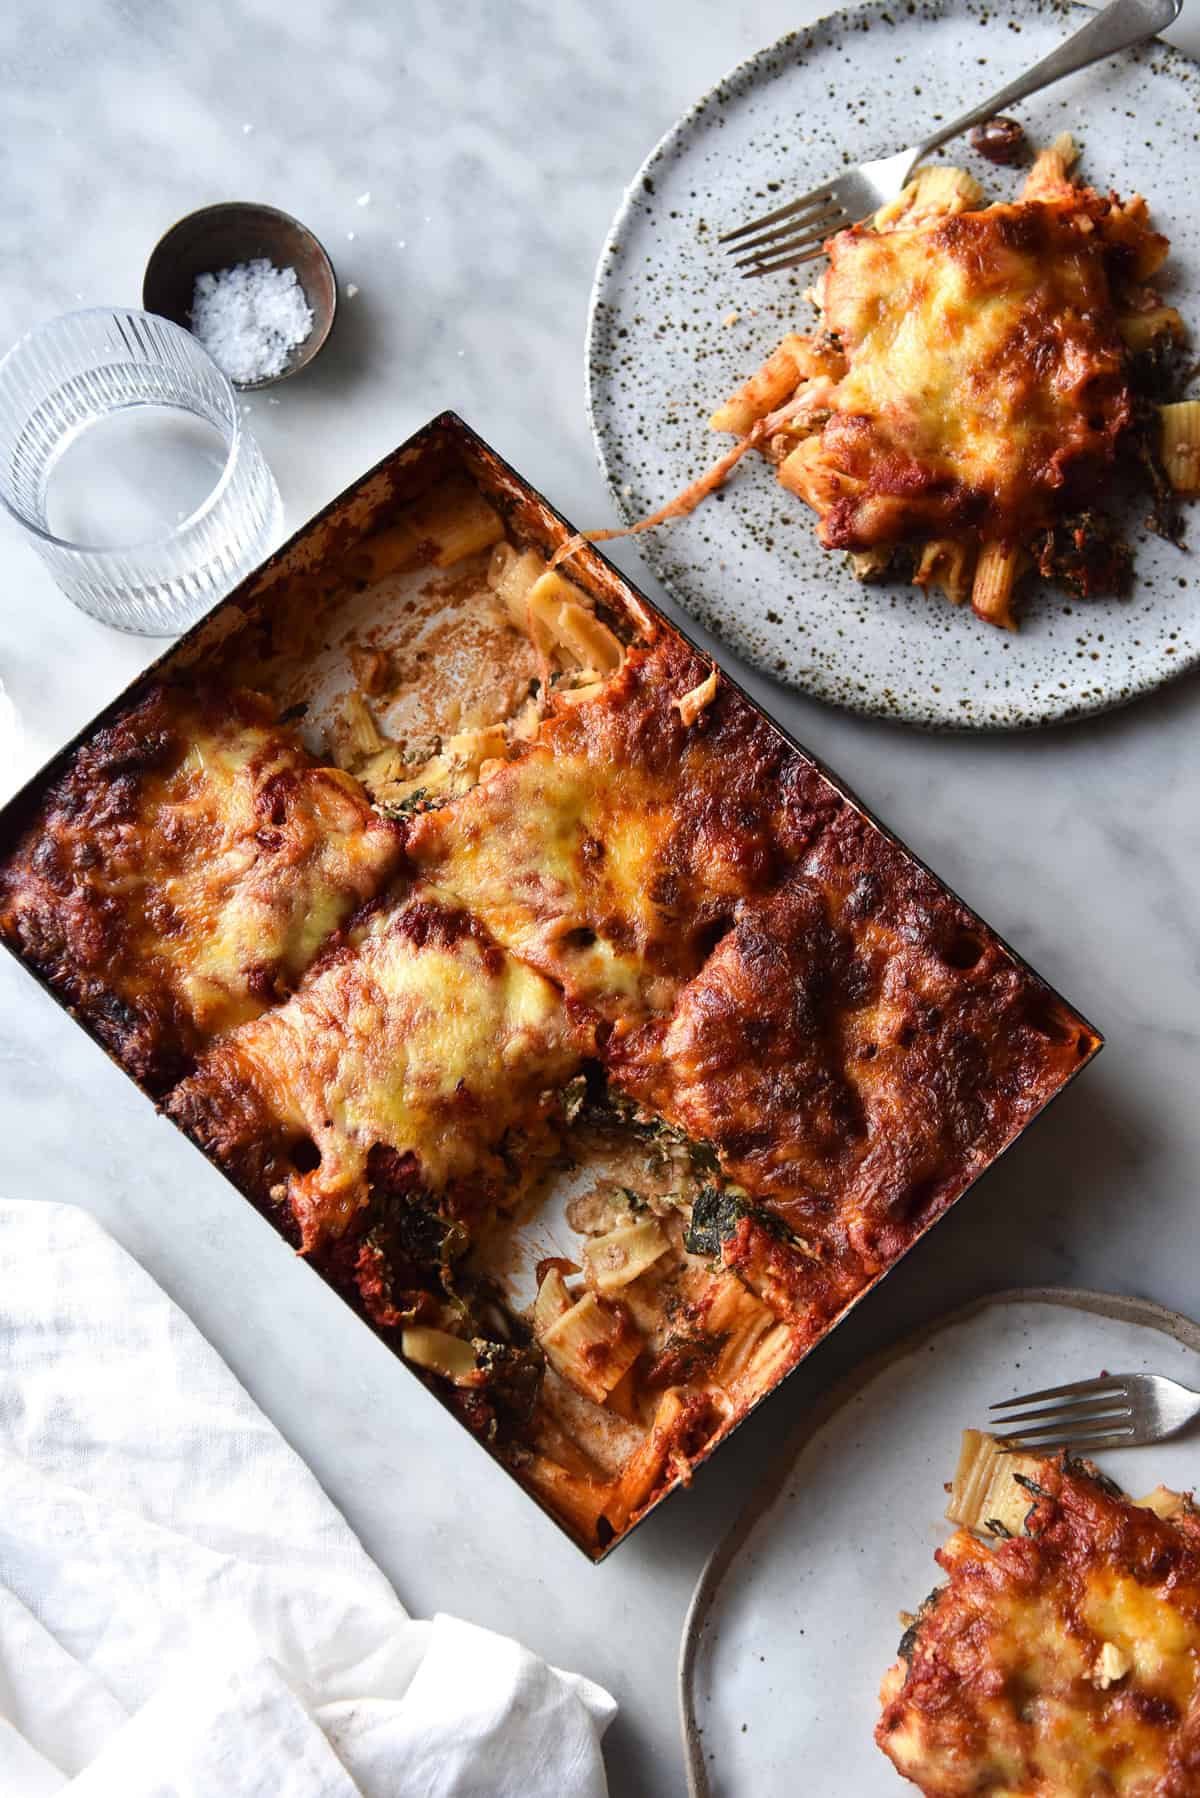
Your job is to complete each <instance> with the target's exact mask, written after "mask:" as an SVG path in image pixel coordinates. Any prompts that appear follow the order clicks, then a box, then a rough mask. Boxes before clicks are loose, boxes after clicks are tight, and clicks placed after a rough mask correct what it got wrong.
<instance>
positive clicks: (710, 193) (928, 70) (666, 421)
mask: <svg viewBox="0 0 1200 1798" xmlns="http://www.w3.org/2000/svg"><path fill="white" fill-rule="evenodd" d="M1086 17H1087V12H1086V9H1085V8H1083V7H1082V6H1069V5H1063V4H1059V3H1056V0H872V3H871V4H868V5H865V6H861V7H858V8H856V9H855V10H854V11H852V12H845V13H839V14H837V15H835V16H834V17H832V18H829V19H826V20H825V21H824V22H823V23H821V24H819V25H814V26H813V27H812V28H811V29H809V30H806V31H801V32H796V33H794V34H793V35H792V36H790V37H786V38H783V39H782V40H781V41H780V42H779V43H778V44H776V45H774V46H773V47H772V48H771V49H769V50H764V51H762V52H761V53H760V54H759V55H758V56H755V57H753V58H752V59H751V60H750V61H749V62H746V63H743V64H742V66H741V67H740V68H738V69H736V70H735V71H734V72H733V73H732V74H731V75H730V76H729V77H728V78H727V79H726V80H724V81H723V82H721V84H720V85H719V86H718V87H716V88H714V89H713V91H712V92H711V93H710V94H707V95H706V96H705V97H704V99H702V100H701V101H700V102H699V103H698V104H697V105H696V106H695V107H694V108H693V109H692V111H691V112H689V113H688V114H686V116H685V117H684V118H682V119H681V120H680V121H679V123H678V124H677V125H676V126H675V127H674V128H673V129H672V130H671V131H670V132H668V134H667V136H666V137H665V138H664V139H663V140H662V142H661V143H660V144H659V146H658V148H657V149H656V150H654V152H653V153H652V154H651V156H650V158H649V160H648V161H647V162H646V164H645V166H644V167H643V168H642V169H641V171H640V172H639V174H638V175H637V177H636V178H635V180H634V182H633V185H632V186H631V187H630V189H629V192H628V193H627V195H626V196H625V200H624V203H623V205H622V207H621V210H620V212H619V213H618V214H617V218H616V221H615V223H614V225H613V228H612V232H611V234H610V237H609V240H608V243H607V244H606V246H605V248H604V251H603V253H602V255H601V258H600V264H599V267H598V270H597V274H596V282H595V287H594V290H593V296H592V313H591V320H590V326H589V332H588V386H589V400H590V412H591V422H592V430H593V434H594V437H595V440H596V447H597V451H598V453H599V456H600V462H601V466H602V468H603V470H604V473H605V476H606V478H607V480H608V482H609V486H610V488H611V491H612V494H613V498H614V500H615V502H616V506H617V509H618V511H619V512H620V513H621V514H622V515H623V517H624V518H625V520H626V521H627V522H630V523H632V522H633V521H634V520H636V519H637V518H641V517H645V516H646V515H647V514H648V513H649V512H652V511H654V510H655V509H656V508H657V507H658V506H660V505H661V504H662V503H663V502H664V501H665V500H667V499H669V498H670V497H671V496H672V495H673V494H675V493H677V492H678V491H679V490H680V489H681V488H683V487H684V486H686V484H687V483H688V482H689V481H690V480H692V479H694V478H695V476H697V475H698V474H700V473H702V472H703V470H704V469H705V468H707V467H709V466H710V465H711V464H712V463H713V462H714V461H715V460H716V458H717V456H718V455H719V454H720V453H721V452H722V451H723V450H724V449H726V448H727V447H728V446H729V444H730V441H731V440H730V439H729V438H724V437H722V438H718V437H714V436H713V435H712V434H711V433H710V432H709V431H708V430H707V429H706V422H705V421H706V420H707V418H708V415H709V413H710V412H711V411H712V410H713V408H714V406H715V405H716V404H717V403H718V402H719V401H720V400H722V399H723V398H725V396H726V395H727V394H729V393H730V392H732V391H733V389H734V388H735V387H737V386H738V385H739V384H740V383H741V381H743V380H744V379H745V378H746V377H747V376H748V375H749V374H750V373H752V372H753V370H754V369H756V368H757V367H758V366H759V364H760V363H761V362H762V361H763V359H764V357H765V356H766V355H768V354H769V353H770V351H771V350H772V349H774V347H775V345H776V344H777V343H778V342H779V339H780V338H781V337H782V336H783V334H784V332H785V331H787V330H792V329H797V328H799V329H804V328H805V325H806V323H808V322H809V321H810V320H811V318H812V313H811V309H810V308H809V307H808V305H807V303H806V302H805V301H804V299H803V290H804V288H805V286H806V285H807V284H808V282H809V281H810V280H811V279H812V273H813V268H814V265H811V264H810V265H809V266H808V267H806V268H801V269H799V270H794V271H792V273H791V274H790V275H775V276H767V277H764V278H763V279H762V280H757V281H742V280H740V279H739V277H738V275H737V273H736V271H735V270H734V269H733V268H732V267H731V265H730V262H729V259H728V258H727V257H726V256H725V255H724V254H723V253H722V252H721V251H719V250H718V248H717V245H716V238H717V236H718V235H719V233H720V232H722V231H724V230H727V229H730V228H731V227H732V226H733V225H735V224H737V223H739V222H740V221H742V220H744V219H745V218H747V217H748V216H752V215H753V214H754V213H756V212H764V211H766V210H767V209H768V208H769V207H770V206H772V205H775V204H778V203H779V202H780V201H781V200H782V199H783V198H785V197H786V195H787V193H788V192H794V193H796V192H798V193H803V192H805V191H806V190H807V189H809V188H810V187H813V186H815V185H816V183H817V182H819V181H820V180H822V179H823V178H825V177H826V176H828V175H829V173H830V172H831V171H832V170H835V169H837V168H839V167H840V166H841V164H842V157H843V152H845V154H846V157H847V158H848V159H850V160H854V161H858V160H860V159H862V158H864V157H871V156H878V155H882V154H885V153H887V152H889V151H891V150H894V149H897V148H898V147H899V146H900V145H902V144H906V143H911V142H912V141H913V140H914V138H919V137H920V136H921V134H922V131H923V129H924V128H925V127H926V126H927V125H929V124H930V123H931V122H932V121H934V120H936V119H938V118H944V117H952V116H953V115H954V114H955V113H957V112H961V111H964V110H965V109H966V107H967V106H968V105H970V104H971V103H972V102H974V101H975V100H977V99H981V98H983V97H984V96H985V95H986V94H988V93H991V92H994V91H995V90H996V89H997V88H999V87H1000V86H1001V85H1002V84H1003V83H1004V82H1006V81H1008V80H1010V79H1011V78H1012V77H1013V76H1014V75H1016V74H1018V73H1020V72H1021V71H1022V70H1023V69H1025V68H1027V67H1028V66H1029V65H1030V64H1032V63H1033V62H1035V61H1037V60H1038V58H1040V57H1041V56H1043V55H1044V54H1045V53H1046V52H1047V51H1048V50H1050V49H1052V48H1053V47H1054V46H1055V45H1056V44H1057V43H1059V42H1061V41H1062V39H1063V38H1064V37H1066V36H1067V35H1068V34H1069V33H1070V31H1072V30H1073V29H1074V28H1076V27H1077V26H1078V25H1079V24H1080V23H1082V22H1083V20H1084V19H1086ZM1021 117H1022V120H1023V122H1024V123H1025V125H1026V128H1027V130H1028V132H1029V135H1030V137H1031V139H1032V141H1033V142H1034V143H1046V142H1048V141H1049V140H1050V139H1051V138H1052V137H1053V136H1054V135H1055V134H1056V133H1057V132H1058V131H1060V130H1063V129H1069V130H1071V131H1073V132H1074V133H1075V134H1076V135H1077V138H1078V140H1079V142H1080V144H1081V145H1082V149H1083V155H1082V160H1081V163H1080V168H1081V171H1082V173H1083V175H1084V177H1085V178H1086V179H1087V180H1089V181H1091V182H1092V183H1093V184H1094V185H1095V186H1096V187H1098V188H1099V189H1100V190H1101V191H1104V190H1105V189H1107V188H1108V187H1110V186H1113V187H1116V188H1118V189H1119V190H1120V191H1122V192H1125V193H1129V192H1132V191H1135V190H1140V191H1143V192H1145V193H1146V194H1147V195H1148V196H1149V197H1150V200H1151V204H1152V207H1153V211H1154V216H1155V218H1156V220H1158V221H1160V222H1161V224H1162V226H1163V228H1164V229H1165V230H1166V231H1167V232H1168V234H1169V235H1170V237H1171V239H1172V244H1173V250H1172V255H1171V259H1170V261H1169V263H1168V264H1167V270H1168V277H1167V279H1166V280H1165V281H1164V283H1163V285H1164V286H1165V287H1166V288H1167V290H1168V292H1169V297H1170V299H1171V301H1172V302H1173V303H1174V304H1176V305H1178V306H1179V307H1180V309H1181V310H1182V311H1183V313H1184V316H1185V318H1188V319H1190V321H1191V323H1192V326H1193V330H1194V335H1195V337H1196V338H1200V197H1198V194H1197V181H1196V168H1197V147H1196V146H1197V141H1198V127H1200V67H1198V66H1197V64H1195V63H1194V62H1192V61H1191V59H1190V58H1189V57H1187V56H1185V55H1183V54H1182V53H1181V52H1180V51H1178V50H1173V49H1169V48H1167V47H1166V46H1165V45H1155V46H1154V47H1153V48H1152V49H1149V50H1143V51H1138V52H1136V53H1134V54H1131V55H1126V56H1123V57H1119V58H1116V59H1114V60H1112V61H1110V62H1107V63H1103V64H1100V65H1099V66H1098V67H1096V68H1094V69H1090V70H1087V71H1085V73H1083V74H1082V75H1078V76H1074V77H1072V78H1070V79H1068V80H1067V81H1065V82H1062V83H1060V84H1059V86H1057V87H1054V88H1050V89H1049V90H1047V91H1046V92H1045V93H1043V94H1039V95H1037V96H1036V97H1035V98H1034V99H1033V100H1031V101H1029V102H1027V104H1026V105H1025V106H1024V107H1023V108H1022V109H1021ZM945 154H946V155H947V156H948V157H950V158H951V159H953V160H956V161H958V160H961V161H963V162H965V163H966V164H967V165H968V166H969V167H971V168H972V169H973V170H974V171H975V173H976V174H977V175H978V176H979V178H980V180H981V181H983V183H984V185H985V189H986V191H987V193H988V194H989V196H990V197H992V198H1008V197H1011V196H1012V195H1013V194H1014V193H1015V191H1016V188H1017V186H1018V184H1019V181H1020V179H1021V176H1020V172H1019V171H1016V170H1011V169H998V168H995V167H993V166H992V165H991V164H989V163H986V162H984V161H982V160H981V159H980V158H979V157H976V156H975V155H974V153H973V152H972V151H971V150H970V149H969V148H968V147H967V145H966V143H965V141H964V140H958V141H957V142H955V143H953V144H951V145H948V146H947V149H946V152H945ZM816 266H819V265H816ZM732 313H736V314H737V318H736V322H734V323H727V322H726V321H727V320H728V319H729V317H730V315H731V314H732ZM1143 509H1144V508H1143ZM814 523H815V519H814V515H813V514H812V513H811V512H810V511H809V510H808V508H807V507H806V506H804V505H803V503H802V502H801V501H800V500H798V499H795V498H794V497H792V496H791V495H790V494H788V493H786V492H785V491H784V490H783V489H782V488H781V487H779V486H778V484H777V483H776V481H775V477H774V473H773V471H772V470H771V469H770V468H768V466H767V465H766V464H765V463H764V462H763V461H762V460H761V458H759V457H757V456H753V457H748V458H747V459H746V460H745V461H744V462H743V463H742V464H741V466H740V468H739V469H738V471H737V472H736V473H735V475H734V477H733V478H732V480H731V481H730V482H729V484H728V486H727V487H726V490H725V494H724V497H723V498H720V499H710V500H708V501H707V502H706V503H705V504H704V505H702V506H701V507H700V508H699V510H698V511H697V512H696V513H694V514H693V515H692V517H690V518H687V519H681V520H679V521H677V522H676V523H673V524H671V525H668V526H665V527H663V528H660V529H658V530H654V531H650V532H647V533H646V534H645V535H644V536H642V537H641V538H639V540H638V541H639V542H640V544H641V546H642V548H643V550H644V552H645V554H646V557H647V559H648V560H649V562H650V564H651V566H652V567H653V569H654V571H655V573H656V574H657V575H658V576H659V578H660V579H661V580H662V581H663V582H664V583H665V584H666V586H667V587H669V588H670V590H671V592H672V593H673V594H674V596H675V598H676V599H677V600H678V601H679V602H680V604H681V605H683V606H684V607H685V608H686V609H687V610H688V611H690V612H692V613H693V614H694V615H695V616H696V617H698V618H700V619H701V620H702V621H703V622H704V623H705V624H706V625H707V626H708V627H709V628H710V629H711V630H713V631H714V632H716V633H717V634H718V635H720V636H722V637H724V638H725V639H726V640H727V641H729V642H731V643H732V644H733V645H734V647H735V648H736V649H737V650H739V651H740V652H741V653H742V654H743V655H745V656H747V657H748V658H749V660H750V661H752V662H754V663H756V664H757V665H758V666H759V667H760V668H762V669H763V670H764V671H765V672H766V673H768V674H771V675H774V676H776V677H777V678H778V679H781V680H785V681H788V682H790V683H791V684H792V685H794V686H797V687H800V688H803V689H804V690H806V691H807V692H810V693H813V694H815V695H816V696H817V697H818V698H820V699H826V700H830V701H832V702H834V703H836V704H839V705H844V706H849V707H850V708H852V709H853V710H855V711H861V712H868V713H871V714H877V715H883V716H887V717H893V718H903V719H906V720H908V721H909V722H911V723H914V724H922V725H927V726H935V727H946V726H951V727H964V726H975V727H1011V726H1018V725H1035V724H1046V723H1049V722H1051V721H1053V720H1057V719H1062V718H1071V717H1077V716H1080V715H1082V714H1084V713H1087V712H1095V711H1100V710H1103V709H1105V708H1107V707H1109V706H1114V705H1119V704H1121V703H1123V702H1124V701H1126V700H1129V699H1132V698H1134V697H1135V695H1137V694H1139V693H1144V692H1146V691H1148V690H1150V689H1152V688H1154V687H1156V686H1159V685H1161V683H1162V682H1164V681H1166V680H1168V679H1169V678H1170V677H1171V676H1172V675H1174V674H1177V673H1179V672H1180V671H1181V670H1182V669H1184V668H1187V667H1190V666H1192V665H1194V664H1195V663H1196V662H1198V661H1200V603H1198V601H1200V565H1198V562H1197V558H1196V557H1195V556H1194V555H1192V556H1189V555H1186V554H1181V552H1180V551H1178V550H1177V549H1175V548H1173V547H1172V546H1171V545H1169V544H1165V543H1162V542H1161V541H1160V540H1159V539H1158V538H1155V537H1152V536H1149V535H1148V534H1147V533H1146V532H1145V531H1143V530H1141V529H1140V528H1138V529H1136V530H1135V531H1134V533H1133V542H1134V548H1135V553H1136V564H1137V566H1136V586H1135V588H1134V592H1133V595H1132V597H1131V598H1129V599H1125V600H1120V599H1107V600H1092V601H1089V602H1086V603H1080V602H1071V601H1070V600H1067V599H1064V597H1063V596H1062V595H1061V594H1057V593H1055V592H1053V591H1051V590H1048V589H1047V590H1043V591H1041V592H1039V593H1036V594H1034V595H1033V596H1031V598H1030V599H1029V600H1028V601H1027V603H1026V605H1025V608H1024V612H1023V615H1022V616H1023V622H1022V628H1021V631H1020V634H1019V635H1017V636H1015V637H1014V636H1012V635H1010V633H1009V632H1007V631H1000V630H996V629H995V628H994V627H991V626H988V625H985V624H983V623H981V622H980V621H979V620H978V619H977V618H975V617H974V615H973V614H972V612H971V610H970V608H969V607H965V608H955V607H953V606H951V605H949V604H947V603H946V602H945V601H944V600H943V599H941V598H940V596H938V597H936V598H933V597H931V598H929V599H926V598H925V597H924V596H923V595H922V594H921V593H920V591H919V590H918V589H915V588H912V587H908V586H906V585H902V584H894V585H887V586H883V587H871V588H863V587H860V586H858V585H857V583H856V582H855V581H854V580H853V578H852V576H851V575H850V574H849V572H848V571H847V570H846V569H845V568H844V567H843V565H842V558H841V557H840V556H837V555H830V554H828V553H827V552H826V551H824V550H822V549H821V548H820V547H819V546H818V544H817V542H816V539H815V536H814V534H813V525H814ZM1192 535H1193V538H1194V539H1195V540H1196V541H1197V543H1198V544H1200V523H1193V527H1192Z"/></svg>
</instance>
